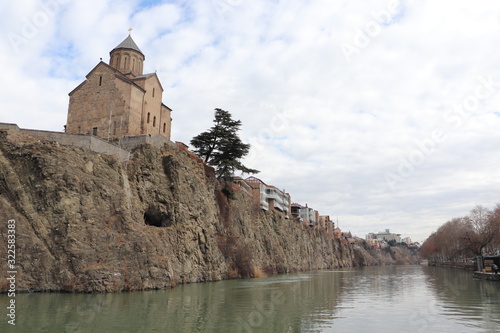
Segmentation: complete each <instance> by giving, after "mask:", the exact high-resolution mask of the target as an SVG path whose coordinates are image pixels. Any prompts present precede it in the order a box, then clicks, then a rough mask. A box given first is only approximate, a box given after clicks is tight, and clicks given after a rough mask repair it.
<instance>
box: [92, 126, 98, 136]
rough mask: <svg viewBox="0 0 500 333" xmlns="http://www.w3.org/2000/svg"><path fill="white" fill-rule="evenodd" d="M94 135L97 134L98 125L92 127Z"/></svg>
mask: <svg viewBox="0 0 500 333" xmlns="http://www.w3.org/2000/svg"><path fill="white" fill-rule="evenodd" d="M92 135H95V136H97V127H94V128H92Z"/></svg>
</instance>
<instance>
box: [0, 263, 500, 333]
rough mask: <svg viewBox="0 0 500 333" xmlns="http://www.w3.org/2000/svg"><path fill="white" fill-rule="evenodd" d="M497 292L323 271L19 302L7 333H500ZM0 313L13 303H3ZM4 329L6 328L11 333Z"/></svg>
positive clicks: (403, 276) (427, 278)
mask: <svg viewBox="0 0 500 333" xmlns="http://www.w3.org/2000/svg"><path fill="white" fill-rule="evenodd" d="M499 291H500V283H494V282H487V281H474V280H473V279H472V277H471V273H470V272H466V271H460V270H453V269H445V268H435V267H422V266H388V267H367V268H362V269H351V270H338V271H316V272H310V273H303V274H296V275H284V276H277V277H270V278H264V279H253V280H235V281H223V282H216V283H207V284H193V285H185V286H178V287H176V288H174V289H172V290H166V291H155V292H140V293H123V294H101V295H71V294H31V295H18V296H17V303H16V305H17V325H16V327H15V328H12V327H9V325H7V323H6V320H5V318H3V317H5V315H2V317H1V319H0V331H2V332H175V333H182V332H189V333H196V332H204V333H212V332H214V333H215V332H217V333H219V332H236V333H238V332H243V333H256V332H278V333H298V332H359V331H370V332H379V331H384V332H399V331H403V332H405V331H412V332H436V331H439V332H496V331H499V330H497V329H496V328H497V327H500V303H499V300H498V296H497V295H498V292H499ZM0 301H1V304H2V308H5V307H4V306H3V304H6V301H7V297H6V296H5V295H1V296H0ZM4 328H5V329H4Z"/></svg>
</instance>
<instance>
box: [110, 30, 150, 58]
mask: <svg viewBox="0 0 500 333" xmlns="http://www.w3.org/2000/svg"><path fill="white" fill-rule="evenodd" d="M120 49H129V50H134V51H137V52H139V53H140V54H142V55H143V56H144V53H142V51H141V49H139V46H137V44H136V43H135V42H134V40H133V39H132V36H130V35H128V36H127V38H125V39H124V40H123V42H121V43H120V44H118V45H117V46H116V47H115V48H114V49H113V50H111V52H113V51H115V50H120Z"/></svg>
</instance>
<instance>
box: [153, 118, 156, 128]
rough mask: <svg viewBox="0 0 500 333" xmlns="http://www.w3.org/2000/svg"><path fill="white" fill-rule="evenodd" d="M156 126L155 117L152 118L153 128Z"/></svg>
mask: <svg viewBox="0 0 500 333" xmlns="http://www.w3.org/2000/svg"><path fill="white" fill-rule="evenodd" d="M155 126H156V116H154V117H153V127H155Z"/></svg>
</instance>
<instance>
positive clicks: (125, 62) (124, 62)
mask: <svg viewBox="0 0 500 333" xmlns="http://www.w3.org/2000/svg"><path fill="white" fill-rule="evenodd" d="M123 68H127V57H125V60H123Z"/></svg>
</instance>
